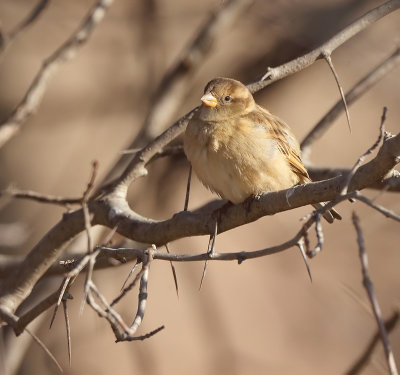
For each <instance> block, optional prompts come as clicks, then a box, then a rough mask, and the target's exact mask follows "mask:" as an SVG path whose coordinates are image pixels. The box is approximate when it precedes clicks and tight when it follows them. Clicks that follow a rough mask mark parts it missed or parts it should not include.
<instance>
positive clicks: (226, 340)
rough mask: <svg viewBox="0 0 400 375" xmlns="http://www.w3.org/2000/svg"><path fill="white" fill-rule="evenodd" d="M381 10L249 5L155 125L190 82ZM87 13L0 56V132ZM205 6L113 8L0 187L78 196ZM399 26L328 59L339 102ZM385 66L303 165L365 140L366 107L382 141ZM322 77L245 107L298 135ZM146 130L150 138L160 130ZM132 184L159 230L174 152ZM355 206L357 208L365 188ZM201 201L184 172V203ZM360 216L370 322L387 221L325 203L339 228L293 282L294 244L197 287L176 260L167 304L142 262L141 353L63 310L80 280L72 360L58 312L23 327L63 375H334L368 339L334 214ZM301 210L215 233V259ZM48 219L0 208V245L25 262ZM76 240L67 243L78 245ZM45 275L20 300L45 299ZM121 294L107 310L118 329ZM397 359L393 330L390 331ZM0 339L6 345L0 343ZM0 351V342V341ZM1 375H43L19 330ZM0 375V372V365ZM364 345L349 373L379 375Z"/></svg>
mask: <svg viewBox="0 0 400 375" xmlns="http://www.w3.org/2000/svg"><path fill="white" fill-rule="evenodd" d="M381 3H383V2H382V1H375V0H368V1H366V0H326V1H323V2H321V1H317V0H302V1H300V0H291V1H289V0H276V1H263V0H256V1H254V2H253V4H252V5H251V6H249V7H247V8H246V9H244V10H243V12H242V14H241V16H240V17H239V18H237V19H236V20H235V22H233V25H232V26H231V27H229V28H226V29H224V30H223V32H221V35H218V36H217V38H216V41H215V44H214V46H213V49H212V50H211V52H210V53H209V54H208V55H207V57H206V58H205V59H204V60H203V61H202V63H201V64H200V66H199V67H198V68H196V69H195V70H194V71H193V72H192V73H191V74H190V75H189V76H188V78H187V79H186V81H185V88H184V91H183V95H182V99H180V103H179V105H178V106H177V110H176V111H175V113H174V114H173V115H168V116H166V118H165V119H164V122H165V126H168V125H170V124H172V123H173V122H174V121H175V120H176V119H178V118H179V117H180V116H182V115H183V114H185V113H186V112H188V111H189V110H190V109H191V108H193V107H194V106H196V105H198V104H199V98H200V96H201V94H202V92H203V87H204V86H205V84H206V83H207V82H208V81H209V80H210V79H212V78H214V77H216V76H226V77H232V78H236V79H239V80H241V81H243V82H245V83H249V82H252V81H254V80H256V79H257V78H259V77H260V76H262V75H263V74H264V73H265V72H266V69H267V67H268V66H272V67H273V66H276V65H279V64H282V63H284V62H287V61H289V60H290V59H292V58H295V57H297V56H300V55H302V54H304V53H306V52H307V51H309V50H311V49H313V48H315V47H316V46H318V45H319V44H321V43H322V42H324V41H325V40H327V39H328V38H329V37H331V36H333V35H334V34H335V33H336V32H338V31H339V30H340V29H342V28H343V27H344V26H346V25H347V24H349V23H350V22H352V21H353V20H355V19H356V18H357V17H359V16H361V15H362V14H364V13H365V12H366V11H368V10H369V9H372V8H374V7H376V6H378V5H380V4H381ZM92 4H93V2H92V1H88V0H81V1H72V0H69V1H60V0H59V1H54V2H50V5H49V6H48V7H47V9H46V10H45V11H44V12H43V14H42V15H41V17H40V18H39V19H38V21H37V22H36V23H35V24H33V25H32V26H31V27H30V28H29V29H28V30H27V31H26V32H24V33H23V35H21V36H20V37H19V38H17V40H16V41H15V42H14V43H13V45H11V46H10V48H8V49H7V50H6V51H5V53H3V54H2V55H1V56H0V82H1V84H0V120H1V121H4V120H5V119H6V118H7V117H8V116H9V115H10V113H11V111H12V110H13V108H14V107H15V106H16V105H17V104H18V103H19V102H20V100H21V99H22V97H23V96H24V93H25V92H26V90H27V88H28V87H29V85H30V83H31V81H32V79H33V78H34V76H35V74H36V73H37V71H38V70H39V69H40V66H41V64H42V63H43V61H44V59H45V58H46V57H48V56H49V55H50V54H51V53H52V52H53V51H54V50H55V49H56V48H58V46H59V45H60V44H61V43H62V42H63V41H65V40H66V39H67V38H68V37H69V36H70V35H71V33H72V32H74V31H75V30H76V28H77V26H78V25H79V24H80V22H81V20H82V19H83V17H84V15H85V14H86V13H87V11H88V9H89V8H90V6H91V5H92ZM221 4H222V2H221V1H214V0H204V1H201V2H199V1H186V2H182V1H177V0H168V1H167V0H136V1H121V0H120V1H116V2H115V4H113V5H112V7H111V8H110V10H109V12H108V13H107V14H106V16H105V19H104V20H103V21H102V22H101V23H100V24H99V25H98V26H97V28H96V30H95V31H94V33H93V35H92V37H91V39H90V40H89V42H88V43H87V44H86V45H85V46H83V48H82V49H81V50H80V51H79V52H78V54H77V55H76V57H75V58H74V59H73V60H71V61H69V62H68V63H66V64H64V65H63V66H62V67H61V68H60V70H59V71H58V73H57V74H56V75H55V77H54V78H53V79H52V80H51V81H50V82H49V84H48V87H47V90H46V93H45V95H44V99H43V102H42V104H41V105H40V106H39V108H38V111H37V113H36V114H35V115H34V116H32V117H31V118H30V119H29V121H28V122H27V123H26V124H25V125H24V126H23V128H22V130H21V132H20V133H19V134H17V135H16V136H15V137H14V138H12V139H11V140H10V141H9V142H8V143H7V144H6V145H5V146H4V147H3V148H2V149H0V188H1V189H5V188H7V187H8V186H10V185H14V186H17V187H19V188H21V189H31V190H35V191H38V192H41V193H47V194H52V195H62V196H79V195H80V194H82V192H83V191H84V189H85V187H86V184H87V181H88V178H89V175H90V170H91V161H92V160H98V161H99V174H100V176H99V179H98V181H100V180H101V179H102V178H103V177H104V176H105V175H106V174H107V172H108V171H109V170H110V168H111V167H112V166H113V164H114V163H115V162H116V160H118V158H119V157H120V151H121V150H124V149H125V148H127V147H128V146H129V144H131V142H132V140H133V139H134V138H135V136H136V134H138V132H139V131H140V129H141V127H142V125H143V123H144V120H145V118H146V116H147V115H148V113H149V111H150V110H151V106H152V103H153V99H154V94H155V93H156V90H157V87H158V86H159V84H160V82H161V80H162V78H163V76H164V75H165V73H166V72H167V71H168V70H169V69H170V68H171V67H172V66H174V64H175V63H176V62H177V61H178V60H179V57H180V55H181V53H182V51H183V50H184V48H185V46H187V45H188V44H189V43H190V42H191V41H192V40H193V39H194V37H195V36H196V33H197V31H198V30H199V28H200V27H201V25H202V24H203V23H204V22H205V21H206V19H207V18H208V17H209V15H210V14H211V12H212V11H214V10H216V9H218V8H219V7H220V6H221ZM32 6H33V4H32V2H31V1H27V0H26V1H25V0H17V1H11V0H3V1H1V2H0V20H1V26H2V29H3V30H6V31H7V30H10V29H12V28H13V27H14V26H15V25H16V24H17V23H18V22H19V21H20V20H21V19H22V18H23V17H24V16H26V15H27V14H28V13H29V11H30V10H31V9H32ZM399 31H400V14H399V13H394V14H391V15H389V16H387V17H385V18H383V19H381V20H380V21H378V22H377V23H375V24H374V25H372V26H371V27H369V28H367V29H366V30H365V31H363V32H362V33H360V34H358V35H357V36H356V37H354V38H353V39H351V40H350V41H348V42H347V43H345V44H344V45H343V46H341V47H339V49H338V50H336V51H335V52H334V54H333V62H334V64H335V67H336V69H337V71H338V74H339V76H340V78H341V81H342V85H343V87H344V90H345V91H348V90H349V89H350V88H351V87H352V86H353V84H355V83H356V82H357V81H358V80H359V79H360V78H361V77H362V76H363V75H364V74H366V73H367V72H368V71H369V70H371V69H372V68H373V67H374V66H376V65H377V64H378V63H379V62H381V61H382V60H383V59H384V58H385V57H387V56H388V55H390V54H391V53H392V52H393V51H394V49H395V48H396V47H397V46H398V43H399V35H400V34H399ZM399 73H400V70H399V68H396V69H395V70H394V71H393V72H391V73H389V74H388V75H386V76H385V77H384V78H383V79H382V80H381V81H380V82H379V83H378V84H377V85H376V86H374V87H373V88H372V89H371V90H370V91H369V92H368V93H366V94H365V95H364V96H363V97H362V98H361V99H359V100H358V101H357V102H356V103H355V104H354V105H352V106H351V108H350V115H351V119H352V127H353V129H352V133H351V134H350V133H349V131H348V128H347V124H346V119H345V117H344V115H341V116H340V117H339V119H338V120H337V121H336V122H335V124H334V126H332V128H331V129H330V130H329V131H328V132H327V133H326V135H325V136H324V137H323V138H322V139H321V140H320V141H319V142H318V143H317V144H316V145H315V146H314V148H313V152H312V154H311V157H310V159H311V162H313V163H314V164H316V165H318V166H332V167H350V166H352V165H353V164H354V162H355V161H356V160H357V158H358V157H359V156H360V155H361V154H362V153H363V152H364V151H365V150H366V149H367V148H368V147H370V145H371V144H372V143H374V142H375V140H376V138H377V136H378V128H379V122H380V116H381V113H382V108H383V106H387V107H388V118H387V122H386V128H387V130H389V131H391V132H393V133H397V132H398V131H399V128H400V121H399V120H400V105H399V100H400V74H399ZM338 98H339V93H338V90H337V87H336V84H335V81H334V78H333V76H332V74H331V72H330V70H329V67H328V66H327V64H326V63H324V62H323V61H318V62H316V63H315V64H313V65H312V66H311V67H310V68H308V69H306V70H304V71H302V72H301V73H298V74H295V75H293V76H290V77H288V78H286V79H284V80H281V81H279V82H278V83H276V84H273V85H271V86H269V87H268V88H266V89H265V90H263V91H262V92H260V93H258V94H257V95H256V100H257V102H258V103H259V104H261V105H263V106H264V107H266V108H268V109H269V110H270V111H271V112H273V113H274V114H276V115H278V116H279V117H281V118H282V119H284V120H285V121H286V122H287V123H288V124H289V125H290V126H291V127H292V129H293V131H294V133H295V134H296V136H297V137H298V139H299V140H300V141H301V140H302V139H303V137H304V136H305V135H306V134H307V132H308V131H309V130H310V129H311V128H312V127H313V126H314V125H315V124H316V123H317V121H318V120H319V119H320V118H321V117H322V116H323V115H324V114H325V113H326V112H327V111H328V110H329V109H330V107H331V106H332V105H333V104H334V103H335V102H336V101H337V100H338ZM160 132H161V130H160ZM149 172H150V173H149V176H148V177H146V178H143V179H142V180H140V181H139V182H138V183H136V184H135V185H134V186H131V189H130V198H129V203H130V205H131V207H132V209H133V210H135V211H137V212H138V213H140V214H142V215H145V216H148V217H152V218H156V219H166V218H169V217H170V216H171V215H173V214H174V213H176V212H178V211H180V210H182V208H183V202H184V198H185V190H186V177H187V172H188V163H187V162H186V160H185V159H184V158H183V157H178V156H176V157H173V158H169V159H160V160H158V161H156V162H155V163H153V164H152V166H151V167H150V169H149ZM366 194H367V195H368V196H370V197H375V196H376V195H377V194H378V193H377V192H376V191H368V192H366ZM211 199H215V196H213V195H212V194H211V193H210V192H208V191H207V190H206V189H205V188H204V187H203V186H202V185H201V184H200V182H199V181H198V180H197V179H196V178H194V179H193V181H192V190H191V197H190V208H191V209H193V208H196V207H199V206H201V205H202V204H204V203H206V202H208V201H210V200H211ZM377 202H378V203H380V204H382V205H384V206H386V207H388V208H390V209H392V210H394V211H395V212H397V213H399V212H400V200H399V196H398V194H395V193H384V194H381V195H379V197H378V201H377ZM353 209H355V210H357V212H358V213H359V215H360V216H361V225H362V228H363V230H364V235H365V241H366V247H367V251H368V255H369V260H370V273H371V277H372V280H373V281H374V283H375V290H376V295H377V297H378V299H379V301H380V304H381V308H382V311H383V316H384V317H385V318H387V317H389V316H390V315H391V314H392V313H393V311H395V310H398V309H399V302H400V300H399V290H400V272H399V265H400V253H399V251H398V250H399V249H398V240H399V236H398V233H399V227H398V224H397V223H395V222H393V221H390V220H388V219H386V218H384V217H383V216H381V215H380V214H378V213H377V212H375V211H373V210H371V209H369V208H367V207H365V206H363V205H361V204H359V203H355V204H350V203H348V202H345V203H342V204H341V205H340V206H339V207H338V210H340V213H341V214H342V216H343V220H342V221H341V222H336V223H335V224H334V225H326V224H325V223H324V224H323V225H324V234H325V243H324V248H323V251H322V253H320V254H319V255H318V256H317V257H316V258H314V259H312V260H311V261H310V266H311V271H312V275H313V282H312V283H310V280H309V278H308V275H307V272H306V269H305V267H304V263H303V260H302V259H301V256H300V254H299V252H298V250H297V249H291V250H288V251H286V252H283V253H280V254H276V255H273V256H268V257H265V258H260V259H256V260H249V261H246V262H244V263H243V264H241V265H240V266H239V265H238V264H237V263H235V262H211V263H210V264H209V266H208V271H207V276H206V279H205V281H204V284H203V287H202V289H201V290H200V291H199V283H200V278H201V274H202V269H203V264H202V263H193V264H189V263H179V264H176V265H175V267H176V270H177V274H178V281H179V298H178V297H177V295H176V292H175V287H174V282H173V278H172V274H171V270H170V266H169V264H168V263H167V262H161V261H157V262H153V264H152V266H151V271H150V282H149V299H148V305H147V313H146V316H145V318H144V322H143V324H142V326H141V328H140V332H139V334H145V333H147V332H149V331H151V330H153V329H155V328H156V327H158V326H160V325H162V324H165V326H166V329H165V330H164V331H162V332H160V333H159V334H157V335H156V336H154V337H152V338H151V339H148V340H145V341H144V342H133V343H119V344H115V343H114V339H115V338H114V335H113V333H112V331H111V329H110V327H109V325H108V324H107V323H106V322H105V321H103V320H100V319H99V318H98V317H97V315H96V314H95V313H94V312H93V311H92V310H91V309H90V308H89V307H86V308H85V311H84V313H83V315H82V316H79V305H80V301H81V299H82V284H81V282H77V283H75V285H74V287H73V288H72V290H71V292H72V294H73V296H74V300H73V301H72V302H71V303H70V304H69V314H70V320H71V327H72V366H71V367H69V365H68V356H67V345H66V337H65V327H64V321H63V318H62V313H59V315H58V316H57V317H56V321H55V324H54V326H53V328H52V330H50V331H49V329H48V325H49V319H50V315H49V314H46V315H45V316H43V317H42V318H39V319H38V321H37V322H35V323H33V324H32V328H34V329H35V330H36V331H37V333H38V335H39V337H41V338H42V339H43V341H44V342H45V343H46V345H48V347H49V348H50V350H51V351H52V352H53V353H54V355H55V356H56V358H57V359H58V360H59V361H60V362H61V364H62V365H63V367H64V372H65V373H66V374H92V373H96V374H97V375H103V374H111V373H118V374H128V373H142V374H172V373H175V374H188V373H190V374H293V373H295V374H344V373H346V372H347V371H348V370H349V369H350V368H351V366H352V365H353V364H354V363H355V362H356V360H357V359H358V357H359V356H360V355H361V354H362V353H363V352H364V350H365V348H366V346H367V344H368V341H369V339H370V338H371V337H372V336H373V335H374V333H375V332H376V323H375V321H374V318H373V315H372V313H371V309H370V306H369V303H368V300H367V297H366V293H365V290H364V289H363V286H362V283H361V272H360V264H359V258H358V248H357V243H356V234H355V231H354V228H353V226H352V224H351V211H352V210H353ZM310 210H311V209H310V208H309V207H303V208H299V209H296V210H292V211H290V212H285V213H280V214H277V215H274V216H271V217H265V218H263V219H260V220H258V221H257V222H255V223H251V224H248V225H246V226H243V227H240V228H237V229H235V230H231V231H229V232H227V233H224V234H222V235H220V236H218V239H217V245H216V246H217V251H241V250H249V251H250V250H258V249H262V248H265V247H269V246H273V245H276V244H279V243H281V242H283V241H285V240H287V239H288V238H290V237H292V236H293V235H294V234H295V233H296V232H297V231H298V229H299V228H300V225H301V223H300V222H299V219H301V218H302V217H303V216H304V215H305V214H307V213H309V212H310ZM63 212H65V209H64V208H60V207H53V206H51V205H43V204H38V203H34V202H27V201H17V200H14V201H7V202H4V200H3V201H2V202H1V207H0V250H1V252H2V253H3V254H26V253H27V252H28V251H29V250H30V249H31V248H32V247H33V246H34V245H35V244H36V243H37V241H38V240H40V238H41V237H42V236H43V235H44V234H45V233H46V232H47V231H48V230H49V229H50V228H51V227H52V226H53V225H54V224H55V223H56V222H57V221H58V220H59V219H60V218H61V215H62V214H63ZM207 241H208V238H207V237H197V238H187V239H182V240H179V241H176V242H174V243H171V244H170V250H171V251H173V252H177V253H198V252H203V251H205V249H206V246H207ZM84 246H85V245H84V244H83V243H82V245H81V248H79V249H78V250H82V249H84ZM131 266H132V265H131V264H128V265H125V266H122V267H117V268H114V269H109V270H102V271H97V272H96V275H95V280H96V282H97V283H98V285H99V287H100V289H101V290H102V291H103V292H104V294H105V295H106V297H107V298H109V299H111V298H113V297H114V296H115V295H117V294H118V292H119V290H120V288H121V285H122V283H123V281H124V280H125V278H126V276H127V274H128V273H129V270H130V268H131ZM59 283H60V280H59V279H57V280H47V281H45V282H44V283H43V284H42V285H39V287H38V291H37V293H40V292H43V291H44V292H45V293H48V292H50V291H53V290H55V289H56V288H57V287H58V285H59ZM136 303H137V293H136V291H135V292H132V293H131V294H130V295H128V297H126V298H125V300H124V301H122V302H121V304H120V310H119V311H120V312H121V314H122V315H123V316H124V317H125V318H126V320H127V321H128V322H130V321H131V319H133V317H134V314H135V312H136ZM390 337H391V343H392V347H393V351H394V353H395V357H396V359H397V362H398V363H400V327H396V328H395V330H394V331H393V333H391V335H390ZM6 344H8V343H6ZM3 345H4V343H3ZM9 345H10V347H11V348H15V351H13V350H12V351H8V352H7V358H5V359H4V356H3V362H4V360H5V361H6V362H7V363H8V366H9V373H10V374H11V373H13V374H53V373H55V372H56V369H55V367H54V365H53V364H52V363H51V362H50V360H49V359H48V357H47V356H46V355H45V354H44V353H43V352H42V350H41V349H40V348H39V347H38V346H37V345H36V344H32V342H31V340H30V339H26V338H24V335H22V336H21V337H19V338H18V339H17V340H16V341H12V340H11V341H10V343H9ZM2 367H3V368H2V370H0V372H1V371H3V370H4V364H3V366H2ZM386 371H387V370H386V363H385V359H384V355H383V350H382V347H381V345H378V349H377V350H376V351H375V352H374V354H373V355H372V357H371V361H370V363H369V365H368V367H367V368H366V369H365V370H364V371H363V374H377V373H378V374H379V373H386Z"/></svg>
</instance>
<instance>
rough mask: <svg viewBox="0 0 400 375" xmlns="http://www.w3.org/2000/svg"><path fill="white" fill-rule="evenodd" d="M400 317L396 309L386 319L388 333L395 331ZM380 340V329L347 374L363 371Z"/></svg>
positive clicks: (351, 374)
mask: <svg viewBox="0 0 400 375" xmlns="http://www.w3.org/2000/svg"><path fill="white" fill-rule="evenodd" d="M399 317H400V315H399V312H398V311H395V312H394V313H393V314H392V315H391V316H390V317H389V318H388V319H387V320H385V322H384V325H385V329H386V331H387V332H388V333H389V332H391V331H393V329H394V328H395V327H396V325H397V323H398V322H399ZM379 341H380V333H379V330H378V332H376V333H375V335H374V336H373V337H372V338H371V341H370V342H369V344H368V346H367V347H366V349H365V351H364V353H362V355H361V356H360V358H359V359H358V360H357V361H356V362H355V363H354V365H353V366H351V368H350V369H349V370H348V371H347V372H346V375H357V374H360V373H361V371H362V370H363V369H364V368H365V366H366V365H367V364H368V362H369V360H370V358H371V356H372V353H373V352H374V350H375V348H376V346H377V345H378V343H379Z"/></svg>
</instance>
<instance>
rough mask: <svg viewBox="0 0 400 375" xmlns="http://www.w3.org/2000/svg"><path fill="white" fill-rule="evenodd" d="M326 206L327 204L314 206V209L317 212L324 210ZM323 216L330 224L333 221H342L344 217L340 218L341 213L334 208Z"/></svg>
mask: <svg viewBox="0 0 400 375" xmlns="http://www.w3.org/2000/svg"><path fill="white" fill-rule="evenodd" d="M324 206H325V203H315V204H313V207H314V208H315V209H317V210H319V209H320V208H322V207H324ZM322 216H323V217H324V219H325V220H326V221H327V222H328V223H333V221H334V220H335V219H337V220H342V217H341V216H340V214H339V212H337V211H336V210H335V209H334V208H331V209H330V210H329V211H326V212H325V213H324V214H323V215H322Z"/></svg>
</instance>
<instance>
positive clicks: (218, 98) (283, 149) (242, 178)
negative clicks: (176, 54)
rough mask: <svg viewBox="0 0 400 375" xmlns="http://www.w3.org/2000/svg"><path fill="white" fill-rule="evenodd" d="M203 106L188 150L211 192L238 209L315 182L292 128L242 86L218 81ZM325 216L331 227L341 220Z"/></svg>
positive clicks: (188, 140) (190, 130)
mask: <svg viewBox="0 0 400 375" xmlns="http://www.w3.org/2000/svg"><path fill="white" fill-rule="evenodd" d="M201 101H202V105H201V107H200V109H199V111H198V112H197V113H196V114H195V115H194V117H193V118H192V119H191V121H190V122H189V124H188V126H187V129H186V132H185V136H184V150H185V154H186V156H187V158H188V159H189V161H190V163H191V164H192V167H193V169H194V171H195V173H196V174H197V176H198V177H199V179H200V181H201V182H202V183H203V184H204V185H205V186H206V187H207V188H209V189H210V190H211V191H213V192H215V193H217V194H218V195H219V196H220V197H221V198H223V199H226V200H228V201H230V202H232V203H235V204H237V203H241V202H243V201H245V200H246V199H247V198H249V197H252V196H257V195H258V194H260V193H262V192H268V191H276V190H282V189H287V188H290V187H292V186H295V185H299V184H305V183H307V182H310V181H311V180H310V177H309V176H308V173H307V170H306V168H305V167H304V165H303V162H302V160H301V157H300V146H299V143H298V142H297V140H296V138H295V137H294V135H293V133H292V131H291V130H290V128H289V127H288V126H287V125H286V124H285V123H284V122H283V121H282V120H280V119H279V118H278V117H276V116H274V115H273V114H271V113H270V112H268V111H267V110H266V109H264V108H262V107H261V106H259V105H258V104H256V102H255V101H254V98H253V96H252V94H251V93H250V91H249V90H248V89H247V87H246V86H245V85H243V84H242V83H241V82H239V81H236V80H234V79H229V78H216V79H213V80H212V81H210V82H209V83H208V84H207V86H206V87H205V89H204V95H203V96H202V98H201ZM322 205H323V203H319V204H315V205H314V207H315V208H317V209H318V208H321V206H322ZM323 216H324V218H325V219H326V220H327V221H328V222H330V223H332V222H333V220H334V218H336V219H341V216H340V215H339V214H338V213H337V212H336V211H335V210H334V209H332V210H330V211H327V212H325V213H324V215H323Z"/></svg>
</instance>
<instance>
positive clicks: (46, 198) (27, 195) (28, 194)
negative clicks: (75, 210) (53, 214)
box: [0, 188, 82, 206]
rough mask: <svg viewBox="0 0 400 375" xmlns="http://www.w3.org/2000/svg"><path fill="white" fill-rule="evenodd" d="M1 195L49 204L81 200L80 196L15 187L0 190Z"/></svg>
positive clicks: (71, 202) (78, 202) (78, 201)
mask: <svg viewBox="0 0 400 375" xmlns="http://www.w3.org/2000/svg"><path fill="white" fill-rule="evenodd" d="M3 196H10V197H13V198H18V199H29V200H33V201H36V202H40V203H51V204H58V205H61V206H65V205H69V204H80V203H81V202H82V197H80V198H65V197H57V196H54V195H46V194H40V193H37V192H35V191H31V190H19V189H15V188H9V189H6V190H3V191H0V197H3Z"/></svg>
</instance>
